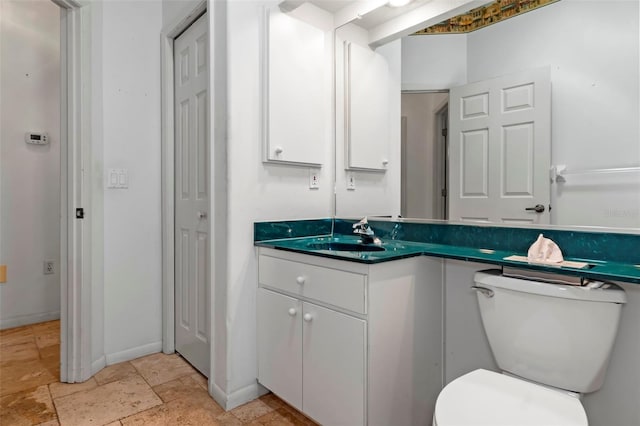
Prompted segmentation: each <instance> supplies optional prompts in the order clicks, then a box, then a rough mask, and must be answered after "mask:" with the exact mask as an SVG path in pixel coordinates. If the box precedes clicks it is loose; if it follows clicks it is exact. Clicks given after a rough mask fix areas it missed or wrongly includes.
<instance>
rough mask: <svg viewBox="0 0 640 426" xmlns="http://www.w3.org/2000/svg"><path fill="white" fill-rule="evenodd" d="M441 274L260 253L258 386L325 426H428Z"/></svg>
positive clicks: (415, 265) (405, 266) (408, 266)
mask: <svg viewBox="0 0 640 426" xmlns="http://www.w3.org/2000/svg"><path fill="white" fill-rule="evenodd" d="M441 270H442V268H441V262H440V261H439V260H433V259H426V258H424V257H418V258H411V259H403V260H397V261H393V262H386V263H382V264H376V265H367V264H362V263H356V262H348V261H342V260H333V259H327V258H322V257H317V256H310V255H304V254H298V253H292V252H286V251H279V250H273V249H269V248H260V249H259V271H258V275H259V288H258V299H257V308H258V316H257V321H258V381H259V382H260V383H261V384H262V385H263V386H265V387H266V388H268V389H270V390H271V391H273V392H274V393H275V394H276V395H278V396H279V397H281V398H282V399H284V400H285V401H287V402H288V403H290V404H291V405H292V406H294V407H295V408H297V409H299V410H300V411H302V412H304V413H305V414H307V415H308V416H309V417H311V418H313V419H314V420H316V421H318V422H319V423H321V424H323V425H354V426H355V425H367V424H368V425H374V424H375V425H378V424H379V425H389V424H394V425H405V424H406V425H413V424H427V423H430V418H431V415H432V413H433V407H432V406H431V405H432V403H431V402H430V401H435V396H437V394H438V392H439V390H440V389H441V385H442V383H441V377H440V359H441V351H440V347H441V346H440V344H441V337H442V336H441V321H440V312H441V310H440V306H441V289H440V283H441V281H440V280H439V279H437V277H439V276H440V274H441ZM430 274H431V278H432V280H430V281H431V283H433V285H430V283H429V282H425V280H427V281H428V280H429V275H430ZM429 293H431V294H430V295H429ZM423 299H424V300H423ZM429 342H431V345H430V344H429Z"/></svg>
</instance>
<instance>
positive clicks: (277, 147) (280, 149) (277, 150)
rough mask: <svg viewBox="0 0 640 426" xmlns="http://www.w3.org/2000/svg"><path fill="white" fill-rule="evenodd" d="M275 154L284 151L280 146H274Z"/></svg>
mask: <svg viewBox="0 0 640 426" xmlns="http://www.w3.org/2000/svg"><path fill="white" fill-rule="evenodd" d="M274 151H275V153H276V155H280V154H282V153H283V152H284V149H282V147H281V146H276V149H275V150H274Z"/></svg>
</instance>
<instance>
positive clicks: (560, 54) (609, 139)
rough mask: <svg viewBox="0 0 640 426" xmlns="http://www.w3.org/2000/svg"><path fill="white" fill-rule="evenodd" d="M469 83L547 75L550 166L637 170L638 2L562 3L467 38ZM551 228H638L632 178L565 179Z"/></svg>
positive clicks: (637, 189) (638, 183)
mask: <svg viewBox="0 0 640 426" xmlns="http://www.w3.org/2000/svg"><path fill="white" fill-rule="evenodd" d="M467 43H468V46H467V52H468V55H467V58H468V63H467V67H468V78H469V81H478V80H482V79H487V78H491V77H495V76H500V75H504V74H508V73H512V72H515V71H519V70H523V69H528V68H536V67H541V66H550V67H551V87H552V89H551V90H552V96H551V99H552V105H551V110H552V123H553V124H552V134H551V138H552V159H551V162H552V164H566V165H567V169H569V170H571V169H573V170H581V169H599V168H611V167H629V166H640V132H639V130H640V129H639V127H638V116H639V114H640V109H639V103H638V95H639V93H638V90H639V87H640V86H639V85H640V78H639V77H638V76H639V69H638V66H639V54H640V35H639V30H638V2H637V1H625V0H622V1H620V0H617V1H581V0H565V1H561V2H558V3H555V4H552V5H549V6H546V7H543V8H541V9H538V10H535V11H532V12H530V13H526V14H524V15H522V16H519V17H517V18H516V19H511V20H507V21H504V22H501V23H499V24H496V25H493V26H490V27H488V28H485V29H483V30H480V31H475V32H472V33H470V34H469V35H468V41H467ZM566 179H567V182H566V183H564V184H558V185H555V186H554V187H553V188H552V193H553V198H552V206H553V210H552V223H554V224H557V225H599V226H624V227H635V228H637V227H640V173H628V174H615V175H591V176H589V175H586V176H567V178H566Z"/></svg>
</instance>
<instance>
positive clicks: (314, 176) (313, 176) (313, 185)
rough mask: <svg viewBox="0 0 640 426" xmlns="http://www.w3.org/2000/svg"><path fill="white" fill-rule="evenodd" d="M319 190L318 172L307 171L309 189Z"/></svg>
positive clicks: (315, 170)
mask: <svg viewBox="0 0 640 426" xmlns="http://www.w3.org/2000/svg"><path fill="white" fill-rule="evenodd" d="M318 188H320V170H318V169H309V189H318Z"/></svg>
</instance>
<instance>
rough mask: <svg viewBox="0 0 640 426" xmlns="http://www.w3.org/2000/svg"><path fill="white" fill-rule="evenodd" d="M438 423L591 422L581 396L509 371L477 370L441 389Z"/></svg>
mask: <svg viewBox="0 0 640 426" xmlns="http://www.w3.org/2000/svg"><path fill="white" fill-rule="evenodd" d="M433 425H434V426H542V425H544V426H554V425H557V426H587V425H588V421H587V414H586V413H585V411H584V408H583V407H582V404H581V403H580V400H579V399H578V398H577V397H575V396H572V395H571V394H569V393H567V392H562V391H559V390H553V389H550V388H547V387H544V386H540V385H536V384H534V383H530V382H527V381H524V380H520V379H516V378H514V377H510V376H507V375H505V374H500V373H495V372H493V371H488V370H483V369H479V370H474V371H472V372H470V373H467V374H465V375H464V376H460V377H458V378H457V379H455V380H453V381H452V382H451V383H449V384H448V385H447V386H445V388H444V389H443V390H442V392H440V395H439V396H438V400H437V401H436V408H435V413H434V417H433Z"/></svg>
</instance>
